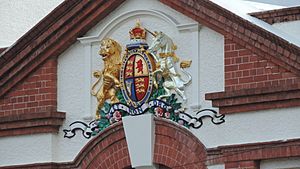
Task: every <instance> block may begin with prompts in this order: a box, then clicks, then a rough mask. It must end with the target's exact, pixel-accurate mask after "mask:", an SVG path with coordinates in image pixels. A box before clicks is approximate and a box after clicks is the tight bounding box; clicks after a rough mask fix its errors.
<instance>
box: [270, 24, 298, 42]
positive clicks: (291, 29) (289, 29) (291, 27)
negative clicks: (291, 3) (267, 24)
mask: <svg viewBox="0 0 300 169" xmlns="http://www.w3.org/2000/svg"><path fill="white" fill-rule="evenodd" d="M272 26H274V27H275V28H277V29H279V30H281V31H283V32H285V33H287V34H289V35H291V36H293V37H294V38H297V39H300V20H298V21H290V22H281V23H275V24H273V25H272Z"/></svg>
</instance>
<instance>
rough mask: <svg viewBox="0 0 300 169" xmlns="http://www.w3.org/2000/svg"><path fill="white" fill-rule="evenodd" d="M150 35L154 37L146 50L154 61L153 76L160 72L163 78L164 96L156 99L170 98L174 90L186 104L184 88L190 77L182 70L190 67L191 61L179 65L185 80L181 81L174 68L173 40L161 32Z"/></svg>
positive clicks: (175, 58) (174, 46) (177, 59)
mask: <svg viewBox="0 0 300 169" xmlns="http://www.w3.org/2000/svg"><path fill="white" fill-rule="evenodd" d="M152 35H154V39H153V42H152V44H151V45H150V47H149V49H148V50H149V51H150V53H151V54H152V55H153V56H154V59H155V61H156V70H155V71H154V72H153V74H155V73H157V72H161V73H162V75H163V77H164V78H165V82H164V83H163V87H164V89H165V91H166V94H165V95H162V96H160V97H159V98H158V99H161V98H164V97H168V96H171V94H172V93H171V91H172V90H174V91H175V92H176V93H177V94H178V95H179V96H180V97H181V98H182V99H183V101H184V102H186V101H187V98H186V96H185V94H184V87H185V86H186V85H188V84H189V83H190V82H191V80H192V76H191V75H190V74H189V73H188V72H186V71H185V70H184V68H188V67H190V65H191V63H192V61H182V62H181V63H180V69H181V71H182V73H183V74H184V75H185V76H186V80H183V79H182V77H181V75H180V74H178V73H177V70H176V68H175V63H176V62H178V61H179V58H178V57H177V56H176V55H175V50H176V49H177V46H176V45H175V44H174V43H173V40H172V39H171V38H170V37H169V36H167V35H166V34H164V33H163V32H155V33H152Z"/></svg>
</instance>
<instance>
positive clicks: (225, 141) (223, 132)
mask: <svg viewBox="0 0 300 169" xmlns="http://www.w3.org/2000/svg"><path fill="white" fill-rule="evenodd" d="M299 111H300V108H285V109H274V110H265V111H258V112H244V113H236V114H228V115H226V117H225V120H226V121H225V123H223V124H221V125H214V124H212V123H211V121H210V119H204V124H203V126H202V127H201V128H200V129H192V132H193V133H194V134H195V135H196V136H197V137H198V138H199V139H200V140H201V142H202V143H203V144H204V145H205V146H206V147H207V148H212V147H217V146H221V145H233V144H245V143H258V142H268V141H276V140H287V139H294V138H300V132H299V128H300V123H299V118H300V114H299Z"/></svg>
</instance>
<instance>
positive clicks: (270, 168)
mask: <svg viewBox="0 0 300 169" xmlns="http://www.w3.org/2000/svg"><path fill="white" fill-rule="evenodd" d="M299 168H300V158H299V157H294V158H282V159H280V158H279V159H272V160H262V161H261V162H260V169H299Z"/></svg>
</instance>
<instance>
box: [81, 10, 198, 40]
mask: <svg viewBox="0 0 300 169" xmlns="http://www.w3.org/2000/svg"><path fill="white" fill-rule="evenodd" d="M141 15H150V16H154V17H158V18H160V19H162V20H164V21H166V22H168V23H170V24H172V25H173V26H174V27H175V28H176V29H177V30H178V31H180V32H181V31H196V30H197V31H198V30H199V28H200V26H199V23H198V22H192V23H187V24H180V23H179V22H178V21H177V20H176V19H175V18H173V17H171V16H169V15H168V14H166V13H164V12H162V11H158V10H134V11H129V12H126V13H123V14H121V15H119V16H117V17H115V18H114V19H112V20H111V21H110V22H109V23H108V24H107V25H106V26H105V27H104V28H103V29H102V30H101V31H100V32H99V33H98V35H96V36H87V37H81V38H77V40H79V41H80V42H81V43H83V44H84V43H92V42H99V41H100V39H103V38H104V37H105V36H106V35H107V34H108V32H109V31H110V30H112V29H113V28H114V27H116V26H117V25H118V24H120V23H121V22H123V21H124V20H126V19H128V18H131V17H135V16H141Z"/></svg>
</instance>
